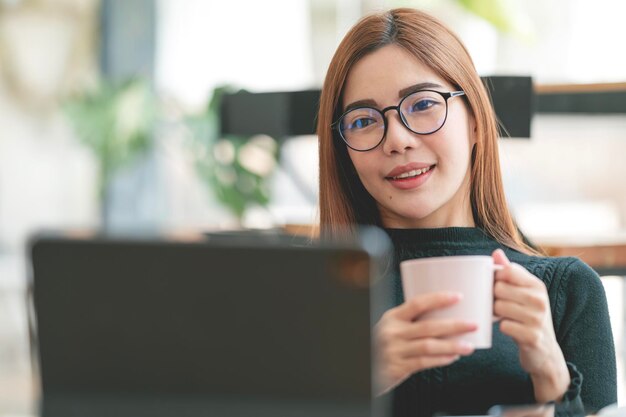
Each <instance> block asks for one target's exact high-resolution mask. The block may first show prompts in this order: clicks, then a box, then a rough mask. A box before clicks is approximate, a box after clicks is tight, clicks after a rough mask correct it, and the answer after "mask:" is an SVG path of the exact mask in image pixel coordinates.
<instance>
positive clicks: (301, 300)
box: [30, 229, 389, 417]
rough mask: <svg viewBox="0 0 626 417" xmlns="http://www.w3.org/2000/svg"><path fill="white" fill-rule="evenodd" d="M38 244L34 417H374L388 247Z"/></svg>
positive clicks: (232, 242)
mask: <svg viewBox="0 0 626 417" xmlns="http://www.w3.org/2000/svg"><path fill="white" fill-rule="evenodd" d="M382 234H383V232H380V231H377V230H374V229H372V230H368V231H366V232H365V233H363V234H361V239H360V240H358V241H357V240H355V241H354V242H350V243H346V242H342V243H330V242H325V243H319V242H318V243H310V242H309V243H306V242H304V241H303V240H302V239H296V240H294V239H292V238H291V237H287V236H285V237H281V238H277V237H276V236H274V235H272V236H271V237H270V238H268V236H267V235H258V236H257V235H255V234H253V233H251V234H244V235H241V234H237V235H233V236H228V235H216V236H212V235H207V236H206V237H205V239H204V240H201V241H189V242H181V241H173V240H168V239H167V238H154V237H151V238H146V237H105V236H91V237H82V238H78V237H67V236H60V235H39V236H37V237H36V238H34V239H33V241H32V244H31V251H30V254H31V263H32V273H31V282H30V284H31V293H32V301H33V307H34V308H33V310H34V314H33V315H32V317H31V319H32V320H31V322H32V328H33V332H32V333H33V345H34V346H33V348H34V357H35V359H36V363H35V365H37V368H38V370H39V374H40V380H41V388H42V402H41V414H42V415H43V416H44V417H61V416H63V417H72V416H79V415H80V416H86V415H90V416H117V417H124V416H131V415H132V416H144V415H145V416H148V415H150V416H229V417H252V416H254V417H259V416H260V417H264V416H272V417H281V416H285V417H287V416H289V417H314V416H315V417H319V416H335V417H343V416H345V417H352V416H354V417H356V416H359V417H362V416H375V415H381V416H382V415H386V413H387V411H388V404H386V403H384V402H382V401H373V399H372V378H371V365H370V363H371V346H370V341H371V339H370V330H371V323H372V322H373V321H374V320H375V319H377V317H378V316H379V315H380V314H382V311H384V309H385V300H387V299H389V289H388V285H387V283H386V282H385V281H386V280H384V279H381V278H380V277H381V276H382V273H381V272H382V271H381V265H384V264H385V262H386V256H387V253H388V241H386V237H385V236H383V235H382Z"/></svg>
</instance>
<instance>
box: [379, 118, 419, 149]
mask: <svg viewBox="0 0 626 417" xmlns="http://www.w3.org/2000/svg"><path fill="white" fill-rule="evenodd" d="M419 142H420V140H419V138H418V135H417V134H415V133H413V132H411V131H410V130H409V129H407V127H406V126H405V125H404V123H402V120H401V119H400V114H399V113H398V112H393V113H391V112H390V113H388V114H387V133H386V136H385V140H384V142H383V151H384V152H385V153H386V154H392V153H404V152H406V151H407V150H409V149H411V148H414V147H416V146H418V143H419Z"/></svg>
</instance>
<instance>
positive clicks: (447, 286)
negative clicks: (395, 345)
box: [400, 255, 501, 349]
mask: <svg viewBox="0 0 626 417" xmlns="http://www.w3.org/2000/svg"><path fill="white" fill-rule="evenodd" d="M498 269H501V266H500V265H495V264H494V263H493V258H492V257H491V256H479V255H472V256H443V257H436V258H421V259H411V260H407V261H404V262H401V263H400V273H401V275H402V288H403V290H404V298H405V300H408V299H411V298H413V297H415V296H417V295H421V294H426V293H431V292H441V291H444V292H458V293H461V294H463V298H462V299H461V300H460V301H459V302H458V303H456V304H454V305H452V306H450V307H446V308H443V309H439V310H434V311H431V312H429V313H426V314H424V315H423V316H422V318H424V319H450V318H454V319H461V320H469V321H473V322H475V323H476V324H477V325H478V329H476V331H474V332H470V333H466V334H463V335H460V336H455V337H454V338H456V339H459V340H463V341H466V342H469V343H472V344H473V345H474V346H475V348H476V349H488V348H490V347H491V338H492V327H493V322H494V321H495V320H496V318H495V317H494V315H493V284H494V274H495V271H496V270H498Z"/></svg>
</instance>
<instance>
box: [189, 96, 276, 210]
mask: <svg viewBox="0 0 626 417" xmlns="http://www.w3.org/2000/svg"><path fill="white" fill-rule="evenodd" d="M228 92H233V90H232V88H230V87H225V86H223V87H218V88H216V89H215V90H214V92H213V96H212V98H211V100H210V102H209V104H208V106H207V108H206V111H205V112H204V113H203V114H201V115H199V116H196V117H191V118H189V119H188V120H187V124H188V126H189V127H190V128H191V130H192V133H193V137H194V142H193V143H194V155H195V156H196V166H197V170H198V173H199V175H200V177H201V178H202V179H203V180H204V182H205V183H206V184H207V185H208V186H209V188H210V190H211V191H212V192H213V193H214V194H215V196H216V197H217V198H218V200H219V201H220V202H221V203H222V204H224V205H225V206H226V207H228V208H229V209H230V210H231V211H232V213H233V214H234V215H235V216H237V218H238V219H241V218H242V217H243V214H244V212H245V211H246V209H247V208H248V207H250V206H252V205H259V206H266V205H267V204H268V203H269V201H270V191H269V177H270V175H271V174H272V172H273V171H274V168H275V166H276V163H277V160H278V152H279V147H278V145H277V143H276V141H275V140H274V139H273V138H271V137H269V136H267V135H254V136H237V135H223V136H220V118H219V110H220V104H221V100H222V96H223V95H224V94H225V93H228Z"/></svg>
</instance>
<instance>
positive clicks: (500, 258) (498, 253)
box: [491, 249, 511, 266]
mask: <svg viewBox="0 0 626 417" xmlns="http://www.w3.org/2000/svg"><path fill="white" fill-rule="evenodd" d="M491 256H492V257H493V262H494V263H495V264H496V265H503V266H509V265H511V262H510V261H509V258H507V257H506V254H505V253H504V251H503V250H502V249H496V250H495V251H493V253H492V254H491Z"/></svg>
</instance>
